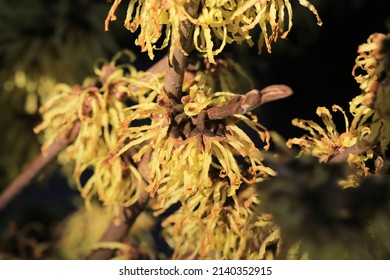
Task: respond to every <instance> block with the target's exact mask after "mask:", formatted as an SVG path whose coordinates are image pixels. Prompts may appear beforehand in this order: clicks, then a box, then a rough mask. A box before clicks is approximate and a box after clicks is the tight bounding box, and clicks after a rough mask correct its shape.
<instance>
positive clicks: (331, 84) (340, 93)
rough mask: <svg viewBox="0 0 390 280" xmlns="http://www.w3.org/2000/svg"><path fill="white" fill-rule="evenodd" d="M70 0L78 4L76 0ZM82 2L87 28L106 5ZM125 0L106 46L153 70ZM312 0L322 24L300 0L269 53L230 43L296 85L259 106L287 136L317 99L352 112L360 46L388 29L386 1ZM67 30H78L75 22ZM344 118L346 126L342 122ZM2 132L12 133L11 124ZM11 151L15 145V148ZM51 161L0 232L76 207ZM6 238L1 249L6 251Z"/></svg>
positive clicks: (260, 71)
mask: <svg viewBox="0 0 390 280" xmlns="http://www.w3.org/2000/svg"><path fill="white" fill-rule="evenodd" d="M1 2H4V1H0V5H2V3H1ZM26 2H28V1H26ZM42 2H43V3H46V4H47V5H54V4H49V3H50V2H49V1H42ZM70 2H71V3H72V4H75V3H76V1H70ZM80 2H81V3H82V4H83V6H82V9H81V10H80V9H79V10H77V9H75V13H78V14H79V17H77V15H73V16H72V17H71V19H72V20H73V22H76V23H77V24H78V25H75V26H73V28H80V27H81V28H82V27H83V21H82V20H79V19H82V17H83V13H88V11H89V10H92V7H93V6H94V5H102V2H105V1H80ZM126 2H127V1H124V2H123V3H122V5H121V6H120V10H121V11H122V12H119V13H118V21H116V22H114V23H112V24H111V28H110V31H109V33H108V36H109V37H110V40H112V41H113V42H115V47H112V48H106V49H105V53H104V55H105V56H106V57H107V58H110V57H111V55H112V54H113V53H115V52H116V51H117V50H120V49H123V48H130V49H132V50H133V51H134V52H135V53H137V56H138V59H137V61H136V62H135V64H136V66H137V67H138V68H140V69H147V68H148V67H149V66H151V65H152V63H153V62H151V61H150V60H149V59H148V57H147V55H146V54H145V53H142V54H141V53H140V52H139V50H140V49H139V48H138V47H135V46H134V45H133V41H134V39H135V36H134V35H133V34H131V33H130V32H128V31H127V30H125V29H124V27H122V21H123V19H124V11H125V10H126V5H127V3H126ZM294 2H298V1H294ZM312 3H313V4H314V5H315V6H316V7H317V9H318V12H319V14H320V16H321V19H322V21H323V26H322V27H319V26H316V25H315V23H316V19H315V16H314V15H313V14H311V13H310V12H309V11H308V10H307V9H305V8H303V7H300V6H299V5H297V3H295V6H297V7H296V8H297V9H295V11H294V12H295V14H294V26H293V29H292V31H291V33H290V35H289V36H288V38H287V40H283V41H278V42H277V43H275V44H274V45H273V52H272V54H267V53H266V51H265V50H263V53H262V54H261V55H258V51H257V50H256V49H249V48H248V47H247V46H244V45H243V46H229V47H227V49H226V51H227V52H230V53H231V55H232V56H233V58H235V59H236V60H238V61H239V62H240V63H241V64H242V65H243V66H244V67H246V69H247V70H248V71H249V73H250V74H251V76H252V77H253V79H254V81H255V84H256V87H257V88H259V89H260V88H262V87H265V86H267V85H270V84H279V83H281V84H286V85H289V86H290V87H291V88H292V89H293V91H294V95H293V96H292V97H289V98H288V99H285V100H280V101H275V102H272V103H269V104H266V105H264V106H263V107H262V108H261V109H259V110H257V111H256V113H258V115H259V117H260V118H259V121H260V122H261V123H262V124H264V125H265V126H266V127H267V128H268V129H270V130H276V131H277V132H279V133H280V134H281V135H283V136H284V137H285V138H291V137H295V136H300V135H302V133H303V131H301V130H299V129H296V128H294V127H293V126H292V125H291V119H293V118H295V117H298V118H303V119H313V120H318V121H319V122H320V120H319V119H318V118H317V116H316V115H315V111H316V108H317V106H327V107H328V108H330V106H332V105H333V104H338V105H340V106H342V107H343V108H344V109H345V110H346V111H348V106H349V105H348V102H349V101H350V100H351V99H352V98H353V97H354V96H356V95H358V94H359V93H360V90H359V87H358V85H357V83H356V82H355V81H354V78H353V77H352V75H351V71H352V67H353V65H354V61H355V58H356V56H357V48H358V46H359V45H360V44H362V43H364V42H366V40H367V38H368V37H369V35H370V34H372V33H375V32H381V33H387V32H389V29H388V28H389V26H390V23H389V21H390V10H389V9H388V1H386V0H378V1H372V0H371V1H370V0H360V1H359V0H354V1H348V0H328V1H312ZM104 4H105V5H106V7H105V10H106V11H108V9H109V7H110V4H107V3H104ZM75 5H76V4H75ZM80 5H81V4H80ZM44 16H45V17H48V18H50V17H51V14H50V13H49V12H48V13H47V14H46V15H45V14H44ZM46 19H47V18H46ZM104 19H105V16H104V15H102V18H101V19H99V20H100V21H101V22H102V25H101V28H102V29H103V21H104ZM4 24H5V22H4V21H3V22H2V19H1V18H0V38H4V36H3V37H2V34H1V32H6V30H4V28H3V29H2V28H1V25H4ZM87 27H88V26H87ZM88 28H89V27H88ZM45 32H47V30H46V31H45ZM69 32H72V28H70V29H69ZM87 32H89V31H88V30H87ZM33 35H34V34H33ZM35 35H36V36H40V35H39V34H35ZM46 35H47V34H46ZM46 35H45V36H46ZM98 43H99V40H97V43H94V44H92V45H91V46H92V47H98V46H96V44H98ZM6 44H7V41H4V40H2V41H1V40H0V58H1V59H3V60H2V61H0V62H1V63H2V66H3V68H4V63H5V62H4V61H5V60H4V58H5V57H7V48H6V47H5V46H6ZM26 48H28V45H26ZM103 49H104V48H103ZM164 54H165V51H161V52H157V53H156V59H158V58H159V57H162V56H163V55H164ZM38 59H39V58H38ZM53 65H54V66H53V67H58V68H61V65H58V64H55V63H53ZM81 80H82V79H80V80H79V81H75V82H81ZM336 120H337V118H336ZM341 120H342V118H341V117H340V121H341ZM340 123H341V129H343V128H344V127H343V126H342V124H343V122H340ZM10 125H12V124H10ZM31 127H33V126H31ZM1 133H7V130H6V129H5V130H4V131H2V132H1ZM9 152H12V149H11V150H9ZM0 156H1V157H5V156H6V155H4V154H3V155H0ZM50 168H51V172H50V173H49V175H46V177H45V178H44V179H43V180H42V179H41V180H40V181H39V182H38V183H34V184H32V185H31V186H29V187H28V188H26V190H25V191H23V193H22V194H21V195H20V196H19V197H18V198H17V199H15V200H14V201H13V202H12V203H11V204H10V205H9V207H8V208H7V209H6V210H5V211H2V212H0V237H1V236H3V237H4V236H5V235H6V229H7V228H9V224H10V222H12V221H15V222H16V224H18V225H19V227H22V226H23V224H25V223H27V222H31V221H33V220H36V221H39V222H42V223H43V224H45V225H46V226H47V228H48V229H49V228H50V225H52V224H55V223H56V222H58V221H59V220H61V219H62V218H63V217H65V216H66V214H67V213H69V212H70V211H71V210H72V209H74V205H73V202H72V198H74V197H76V196H77V195H78V193H77V191H75V190H73V189H72V188H70V187H69V186H68V183H67V180H66V179H65V178H64V177H63V176H62V175H60V173H59V172H58V171H59V170H60V168H59V167H58V166H56V165H53V166H52V167H50ZM1 188H3V186H1ZM1 188H0V189H1ZM50 234H51V233H50V231H49V230H47V231H43V232H41V233H39V234H37V236H38V237H39V238H40V239H45V238H49V237H50ZM0 242H1V239H0ZM4 244H5V243H3V250H6V249H4V248H5V247H4V246H5V245H4ZM6 245H7V244H6ZM8 245H9V244H8ZM8 245H7V246H8ZM0 246H1V243H0ZM7 248H8V247H7ZM7 250H8V249H7ZM0 251H1V247H0Z"/></svg>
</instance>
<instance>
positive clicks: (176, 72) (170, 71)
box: [164, 0, 199, 101]
mask: <svg viewBox="0 0 390 280" xmlns="http://www.w3.org/2000/svg"><path fill="white" fill-rule="evenodd" d="M198 7H199V0H193V1H190V2H189V3H188V4H185V9H186V11H187V12H188V14H189V15H191V16H192V17H196V15H197V13H198ZM179 28H180V45H181V47H182V48H183V49H182V50H181V49H179V48H178V47H174V49H173V55H172V57H171V59H170V61H169V66H168V68H167V71H166V73H165V80H164V89H165V91H166V92H167V94H168V95H169V96H170V97H171V98H173V99H175V101H179V100H180V98H181V95H182V87H183V79H184V72H185V70H186V68H187V64H188V53H190V51H191V50H192V49H193V40H192V34H193V30H194V25H193V24H192V23H191V22H190V21H188V20H185V21H182V22H181V23H180V27H179ZM184 52H186V53H184Z"/></svg>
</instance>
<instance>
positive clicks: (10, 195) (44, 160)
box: [0, 122, 80, 211]
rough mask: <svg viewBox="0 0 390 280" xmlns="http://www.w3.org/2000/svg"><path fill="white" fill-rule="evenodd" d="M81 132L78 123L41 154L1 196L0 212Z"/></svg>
mask: <svg viewBox="0 0 390 280" xmlns="http://www.w3.org/2000/svg"><path fill="white" fill-rule="evenodd" d="M79 130H80V122H76V123H75V124H74V125H73V127H72V128H71V129H70V130H69V131H68V133H67V134H66V135H64V136H63V137H59V138H57V139H56V140H55V141H54V142H53V144H51V145H50V146H49V147H48V148H47V149H46V150H45V151H44V152H41V154H40V155H38V156H37V157H36V158H35V159H34V161H33V162H32V163H30V165H29V166H28V167H27V168H26V169H25V170H24V171H23V172H22V173H21V174H20V175H19V176H18V177H17V178H16V179H15V180H13V181H12V182H11V184H9V185H8V186H7V187H6V188H5V190H4V191H3V192H2V193H1V194H0V211H1V210H2V209H4V208H5V207H6V206H7V205H8V204H9V203H10V202H11V201H12V200H13V199H14V198H15V197H16V196H17V195H18V194H19V193H20V192H21V191H22V190H23V189H24V188H25V187H27V186H28V185H29V184H30V183H31V182H32V181H33V180H34V179H35V178H36V177H37V176H38V175H39V174H40V173H41V171H42V170H43V169H44V168H45V167H46V166H47V165H48V164H49V163H51V162H52V161H53V160H54V159H55V158H56V157H57V155H58V154H59V153H60V152H61V151H62V150H64V149H65V148H66V147H67V146H68V145H69V144H71V143H72V142H73V141H74V140H75V139H76V137H77V134H78V132H79Z"/></svg>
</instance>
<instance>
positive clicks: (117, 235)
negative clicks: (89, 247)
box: [87, 152, 150, 260]
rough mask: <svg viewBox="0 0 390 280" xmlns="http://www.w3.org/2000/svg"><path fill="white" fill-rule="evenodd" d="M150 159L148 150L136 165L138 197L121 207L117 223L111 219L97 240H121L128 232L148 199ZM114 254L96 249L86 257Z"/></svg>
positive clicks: (109, 256) (110, 255)
mask: <svg viewBox="0 0 390 280" xmlns="http://www.w3.org/2000/svg"><path fill="white" fill-rule="evenodd" d="M149 161H150V152H148V153H146V154H145V155H144V157H143V158H142V160H141V162H140V163H139V165H138V171H139V172H140V174H141V176H142V178H143V181H142V183H141V184H142V185H141V186H140V187H141V188H142V189H143V192H142V194H141V195H140V198H139V199H138V201H137V203H135V204H133V205H131V206H129V207H122V208H121V209H120V213H119V223H118V222H117V221H114V220H112V221H111V223H110V225H109V226H108V228H107V230H106V231H105V233H104V234H103V236H102V237H101V238H100V241H99V242H110V241H111V242H112V241H121V240H123V239H124V238H125V237H126V235H127V234H128V233H129V230H130V228H131V226H132V225H133V224H134V222H135V220H136V219H137V217H138V216H139V214H141V213H142V212H143V211H144V209H145V207H146V205H147V203H148V200H149V193H147V192H146V191H145V187H146V185H147V165H148V163H149ZM114 254H115V250H113V249H106V248H101V249H96V250H94V251H92V252H91V253H90V255H89V256H88V257H87V259H88V260H108V259H111V258H112V257H113V256H114Z"/></svg>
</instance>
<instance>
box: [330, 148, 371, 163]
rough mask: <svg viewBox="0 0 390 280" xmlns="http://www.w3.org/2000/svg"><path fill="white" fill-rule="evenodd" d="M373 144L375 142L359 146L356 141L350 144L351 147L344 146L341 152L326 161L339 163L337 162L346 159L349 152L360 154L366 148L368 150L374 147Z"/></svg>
mask: <svg viewBox="0 0 390 280" xmlns="http://www.w3.org/2000/svg"><path fill="white" fill-rule="evenodd" d="M367 144H368V143H367ZM375 145H376V144H375V143H374V144H369V145H366V146H364V147H363V148H360V147H359V146H358V144H357V143H356V144H355V145H352V146H351V147H348V148H346V149H345V150H344V151H343V152H341V153H339V154H338V155H336V156H334V157H333V158H331V159H330V160H329V161H328V163H339V162H343V161H346V160H347V159H348V156H349V155H350V154H355V155H361V154H363V153H365V152H366V151H367V150H369V149H371V148H372V147H374V146H375Z"/></svg>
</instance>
